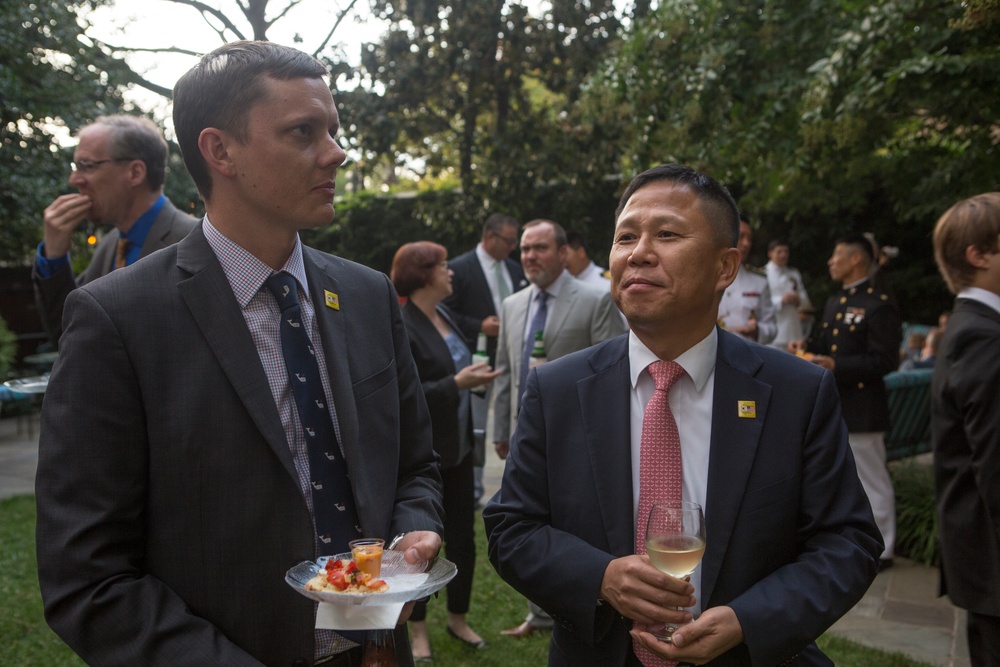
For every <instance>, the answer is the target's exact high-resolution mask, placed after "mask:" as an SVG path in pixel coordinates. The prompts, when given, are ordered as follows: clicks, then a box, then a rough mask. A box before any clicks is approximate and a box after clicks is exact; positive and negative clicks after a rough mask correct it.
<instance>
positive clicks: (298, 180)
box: [36, 42, 442, 667]
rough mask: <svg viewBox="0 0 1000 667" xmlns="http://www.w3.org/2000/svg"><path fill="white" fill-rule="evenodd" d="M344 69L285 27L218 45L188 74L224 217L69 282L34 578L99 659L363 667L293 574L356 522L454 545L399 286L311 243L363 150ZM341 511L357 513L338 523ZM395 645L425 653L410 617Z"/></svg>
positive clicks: (182, 100)
mask: <svg viewBox="0 0 1000 667" xmlns="http://www.w3.org/2000/svg"><path fill="white" fill-rule="evenodd" d="M326 74H327V71H326V68H325V67H324V66H323V65H322V64H321V63H319V62H318V61H316V60H315V59H313V58H312V57H310V56H308V55H306V54H304V53H302V52H300V51H296V50H295V49H291V48H287V47H282V46H279V45H276V44H272V43H269V42H236V43H233V44H227V45H225V46H222V47H220V48H218V49H216V50H215V51H214V52H212V53H210V54H208V55H207V56H205V57H204V58H203V59H202V60H201V62H200V63H199V64H198V65H196V66H195V67H194V68H193V69H192V70H191V71H189V72H188V73H187V74H185V75H184V76H183V77H182V78H181V80H180V81H179V82H178V84H177V86H176V88H175V90H174V126H175V128H176V130H177V136H178V139H179V143H180V146H181V152H182V154H183V155H184V160H185V163H186V165H187V167H188V170H189V171H190V172H191V174H192V176H193V177H194V180H195V183H196V184H197V185H198V189H199V192H200V193H201V195H202V197H203V198H204V200H205V207H206V210H207V215H206V217H205V219H204V220H203V221H202V223H201V224H200V225H199V226H198V227H197V228H196V229H195V230H194V231H193V232H192V233H191V234H190V235H188V236H187V237H186V238H185V239H184V240H183V241H181V242H180V243H178V244H175V245H173V246H171V247H170V248H167V249H166V250H164V251H163V252H160V253H157V254H156V255H154V256H152V257H149V258H148V259H146V260H145V261H143V262H140V263H138V264H137V265H136V266H134V267H130V268H129V269H127V270H124V271H115V272H113V273H111V274H110V275H109V276H107V277H105V278H104V279H102V280H99V281H95V282H94V283H91V284H88V285H85V286H83V287H81V288H79V289H77V290H74V291H73V292H72V293H71V294H70V295H69V297H68V298H67V301H66V317H65V323H66V330H65V333H64V335H63V338H62V350H61V352H60V357H59V361H58V362H57V363H56V365H55V368H54V370H53V373H52V377H51V380H50V383H49V389H48V392H47V396H46V398H45V405H44V408H43V411H42V429H41V438H40V442H39V461H38V475H37V482H36V497H37V503H38V522H37V526H38V527H37V550H38V573H39V582H40V585H41V591H42V598H43V602H44V605H45V615H46V619H47V620H48V622H49V624H50V625H51V626H52V627H53V629H55V631H56V632H57V633H58V634H59V635H60V636H61V637H62V638H63V639H64V640H65V641H66V642H67V643H68V644H69V645H70V647H72V648H73V650H74V651H76V652H77V653H78V654H79V655H80V656H81V657H82V658H83V659H84V660H85V661H86V662H88V663H89V664H95V665H99V664H134V665H171V666H175V665H260V664H265V665H303V666H308V665H313V664H317V663H319V664H324V665H328V666H329V667H338V666H340V665H356V664H359V662H360V658H361V656H360V653H361V649H360V647H359V646H358V645H357V644H356V643H354V642H353V641H352V640H351V639H349V638H347V637H345V636H342V635H340V634H339V633H334V632H332V631H331V630H323V629H317V627H316V623H317V620H316V619H317V606H316V603H314V602H312V601H310V600H309V599H307V598H305V597H303V596H301V595H299V594H298V593H297V592H296V591H294V590H293V589H292V588H291V587H290V586H288V585H287V584H286V583H285V581H284V576H285V573H286V572H287V570H288V569H289V568H290V567H292V566H294V565H296V564H298V563H299V562H301V561H304V560H314V559H315V558H316V556H317V555H319V554H323V553H339V552H343V551H347V544H346V540H347V539H350V537H349V536H348V535H347V534H346V533H354V532H360V533H363V534H364V535H365V536H368V537H381V538H384V539H385V540H386V542H387V543H388V542H389V541H390V540H392V539H393V538H394V536H398V537H399V538H400V539H399V540H398V542H397V546H396V548H398V549H400V550H401V551H403V552H404V557H405V558H406V560H407V561H409V562H411V563H416V562H420V561H427V560H429V559H431V558H433V557H434V556H435V555H436V554H437V552H438V550H439V548H440V545H441V538H440V536H439V533H440V531H441V513H442V510H441V497H440V476H439V474H438V471H437V462H436V460H435V456H434V453H433V450H432V448H431V429H430V420H429V418H428V415H427V407H426V404H425V402H424V397H423V391H422V390H421V385H420V381H419V378H418V377H417V373H416V368H415V365H414V363H413V359H412V357H411V355H410V350H409V345H408V343H407V338H406V333H405V330H404V328H403V322H402V319H401V317H400V312H399V306H398V299H397V297H396V293H395V291H394V290H393V289H392V286H391V284H390V283H389V281H388V278H387V277H386V276H385V275H384V274H382V273H380V272H377V271H373V270H371V269H368V268H366V267H363V266H360V265H357V264H354V263H352V262H348V261H346V260H343V259H340V258H338V257H334V256H331V255H327V254H325V253H322V252H319V251H317V250H314V249H312V248H308V247H305V246H303V245H302V244H301V242H300V241H299V236H298V232H299V230H301V229H307V228H315V227H320V226H323V225H326V224H328V223H329V222H330V220H331V219H332V218H333V215H334V209H333V199H334V189H335V183H336V176H337V169H338V167H339V166H340V165H341V164H343V162H344V160H345V157H346V155H345V153H344V151H343V150H342V149H341V147H340V146H339V145H338V143H337V140H336V139H335V137H336V135H337V132H338V131H339V127H340V121H339V117H338V113H337V107H336V106H335V104H334V101H333V98H332V96H331V93H330V88H329V87H328V84H327V83H326V81H325V79H324V77H325V76H326ZM276 280H277V281H279V282H282V281H283V283H284V286H285V289H284V290H282V289H281V285H278V286H276V285H274V282H275V281H276ZM290 295H293V296H290ZM290 301H297V303H293V304H290V303H289V302H290ZM279 304H281V306H280V308H281V310H280V311H279ZM286 334H288V335H287V336H286ZM289 336H292V337H293V338H294V340H293V342H295V343H298V344H297V345H289V344H288V341H289ZM306 337H307V338H308V340H305V338H306ZM307 348H308V349H307ZM293 353H294V354H293ZM296 363H297V364H301V365H302V366H301V367H302V368H303V369H304V371H305V374H304V375H302V376H298V375H297V374H296V376H295V378H294V379H292V378H290V373H291V371H292V370H293V367H295V366H294V364H296ZM286 366H287V368H286ZM314 378H315V380H316V381H313V379H314ZM95 379H99V386H98V385H95ZM295 383H302V384H295ZM303 385H304V386H308V387H311V388H312V389H310V390H309V398H315V400H312V401H300V400H299V399H300V398H301V396H302V390H303V389H304V386H303ZM317 415H320V418H317ZM311 419H315V420H316V421H315V422H312V421H309V420H311ZM311 423H314V424H315V425H316V426H317V429H316V431H318V432H326V433H329V434H330V435H329V437H328V438H323V441H322V442H318V443H317V442H316V437H315V435H314V434H313V433H312V432H311V429H310V428H309V424H311ZM310 438H312V439H310ZM317 444H318V445H320V447H321V448H320V449H319V450H317V449H316V447H315V445H317ZM324 454H325V456H324ZM326 460H329V461H331V462H333V461H335V462H336V463H329V464H328V465H327V464H325V463H324V462H325V461H326ZM324 466H325V467H324ZM334 467H336V468H337V470H336V472H337V473H339V476H338V475H334V474H332V473H331V474H329V477H328V478H327V479H331V480H332V479H334V478H336V480H335V481H336V482H337V484H336V486H337V488H338V490H339V492H340V494H341V495H338V496H337V499H338V500H341V499H342V500H343V502H344V505H346V507H344V506H341V503H340V502H337V503H333V502H321V501H322V499H323V498H324V496H325V495H326V494H325V493H324V489H325V488H326V485H322V488H321V486H319V485H317V479H322V478H321V477H320V478H318V477H317V475H322V474H328V472H329V471H328V468H329V469H332V468H334ZM345 468H346V470H345ZM345 473H346V474H345ZM331 486H334V485H331ZM317 499H319V500H317ZM351 504H353V508H351V507H349V505H351ZM344 511H347V512H354V514H355V517H356V524H357V525H356V527H355V526H352V525H350V524H342V525H340V526H338V528H339V529H341V530H339V532H338V531H331V532H323V528H322V526H321V520H322V521H330V519H329V517H331V516H339V515H338V514H337V512H344ZM343 516H348V515H347V514H344V515H343ZM334 521H336V520H334ZM344 529H346V530H344ZM407 613H408V610H407V609H405V608H404V616H405V615H406V614H407ZM403 620H405V618H404V619H403ZM396 646H397V656H398V658H399V659H400V660H401V662H400V664H409V661H410V651H409V646H408V643H407V641H406V631H405V626H401V629H399V630H397V633H396Z"/></svg>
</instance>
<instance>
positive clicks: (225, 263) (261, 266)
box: [203, 215, 311, 308]
mask: <svg viewBox="0 0 1000 667" xmlns="http://www.w3.org/2000/svg"><path fill="white" fill-rule="evenodd" d="M203 228H204V231H205V240H207V241H208V245H209V246H211V248H212V250H213V251H214V252H215V254H216V256H217V257H218V258H219V263H220V264H221V265H222V271H223V272H224V273H225V274H226V279H227V280H228V281H229V285H230V286H231V287H232V288H233V294H234V295H236V301H237V302H238V303H239V304H240V308H246V307H247V305H248V304H249V303H250V300H251V299H253V298H254V296H256V294H257V292H259V291H260V290H261V288H262V287H263V286H264V281H266V280H267V279H268V278H269V277H270V276H271V274H272V273H276V272H275V271H273V270H271V267H269V266H268V265H267V264H265V263H264V262H262V261H260V260H259V259H257V258H256V257H254V256H253V255H252V254H251V253H250V252H248V251H247V250H246V249H244V248H243V247H242V246H240V245H239V244H238V243H236V242H235V241H232V240H231V239H229V238H228V237H226V236H225V235H224V234H223V233H222V232H220V231H219V230H218V229H216V228H215V227H214V226H213V225H212V222H211V221H210V220H209V219H208V215H206V216H205V224H204V225H203ZM280 270H281V271H287V272H288V273H290V274H292V275H293V276H294V277H295V279H296V280H297V281H298V282H299V286H300V287H301V288H302V292H303V293H304V294H305V298H306V299H307V300H310V301H311V299H310V296H309V281H308V280H306V269H305V263H304V262H303V261H302V242H301V241H300V240H299V238H298V237H297V236H296V238H295V246H294V247H293V248H292V253H291V254H290V255H289V256H288V259H286V260H285V263H284V265H283V266H282V267H281V269H280Z"/></svg>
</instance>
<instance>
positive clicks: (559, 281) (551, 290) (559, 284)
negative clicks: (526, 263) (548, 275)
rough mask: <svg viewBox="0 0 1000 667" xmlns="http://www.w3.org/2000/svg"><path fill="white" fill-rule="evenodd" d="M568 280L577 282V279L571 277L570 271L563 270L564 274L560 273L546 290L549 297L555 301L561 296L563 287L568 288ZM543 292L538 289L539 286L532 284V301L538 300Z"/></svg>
mask: <svg viewBox="0 0 1000 667" xmlns="http://www.w3.org/2000/svg"><path fill="white" fill-rule="evenodd" d="M567 280H575V278H571V277H569V271H567V270H566V269H563V270H562V273H560V274H559V276H558V277H557V278H556V279H555V280H553V281H552V283H551V284H550V285H549V286H548V287H546V288H545V292H546V293H547V294H548V295H549V297H551V298H553V299H555V298H556V297H558V296H559V290H561V289H562V288H563V287H565V286H566V281H567ZM541 291H542V290H541V289H540V288H539V287H538V285H535V284H534V283H532V284H531V300H532V301H534V300H535V299H537V298H538V295H539V294H540V293H541Z"/></svg>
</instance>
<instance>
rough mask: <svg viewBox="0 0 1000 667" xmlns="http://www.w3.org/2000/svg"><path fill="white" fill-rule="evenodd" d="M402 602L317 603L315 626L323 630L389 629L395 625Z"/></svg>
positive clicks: (401, 608)
mask: <svg viewBox="0 0 1000 667" xmlns="http://www.w3.org/2000/svg"><path fill="white" fill-rule="evenodd" d="M402 610H403V603H402V602H399V603H397V604H385V605H366V606H360V605H341V604H328V603H326V602H320V603H319V609H318V610H317V612H316V627H317V628H320V629H323V630H391V629H392V628H394V627H396V621H397V620H399V612H401V611H402Z"/></svg>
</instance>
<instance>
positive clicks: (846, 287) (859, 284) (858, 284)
mask: <svg viewBox="0 0 1000 667" xmlns="http://www.w3.org/2000/svg"><path fill="white" fill-rule="evenodd" d="M866 282H868V276H865V277H864V278H862V279H861V280H855V281H854V282H853V283H849V284H847V285H844V286H843V290H845V291H846V290H849V289H851V288H852V287H861V286H862V285H863V284H865V283H866Z"/></svg>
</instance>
